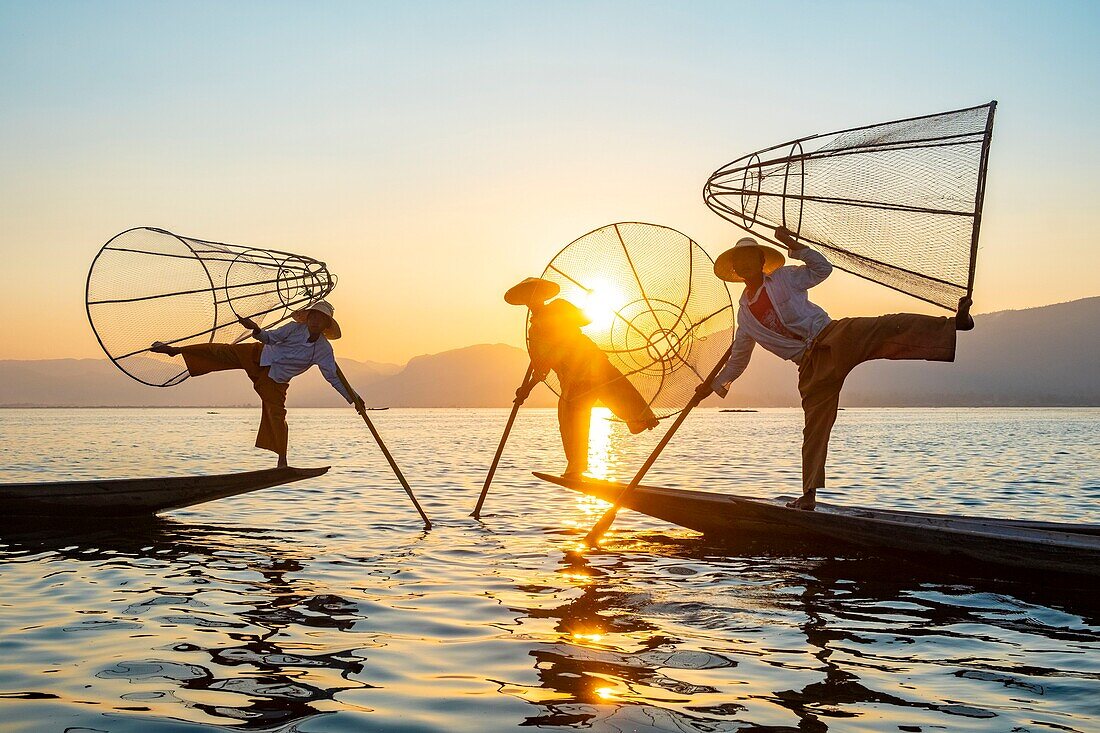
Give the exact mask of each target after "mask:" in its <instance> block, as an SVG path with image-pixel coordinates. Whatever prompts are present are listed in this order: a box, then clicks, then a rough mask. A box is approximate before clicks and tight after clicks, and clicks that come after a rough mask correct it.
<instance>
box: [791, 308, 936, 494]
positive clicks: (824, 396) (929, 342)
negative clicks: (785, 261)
mask: <svg viewBox="0 0 1100 733" xmlns="http://www.w3.org/2000/svg"><path fill="white" fill-rule="evenodd" d="M955 335H956V333H955V319H954V318H937V317H934V316H920V315H914V314H911V313H894V314H892V315H887V316H878V317H875V318H841V319H840V320H837V321H833V322H832V323H830V324H829V325H827V326H826V327H825V328H824V329H822V331H821V333H820V334H818V336H817V339H816V340H815V341H814V344H813V346H812V347H811V349H810V350H809V352H807V354H806V355H805V356H803V357H802V361H801V363H800V364H799V365H798V391H799V393H800V394H801V395H802V409H803V411H804V412H805V413H806V427H805V429H804V430H803V432H802V491H803V492H804V493H809V492H811V491H813V490H815V489H819V488H822V487H823V486H825V460H826V456H827V455H828V451H829V434H830V433H831V432H832V429H833V423H835V422H836V414H837V407H838V406H839V405H840V389H841V387H843V386H844V379H845V377H847V376H848V374H849V373H850V372H851V371H852V370H853V369H855V368H856V367H857V366H858V365H860V364H862V363H863V362H865V361H871V360H872V359H923V360H925V361H954V360H955Z"/></svg>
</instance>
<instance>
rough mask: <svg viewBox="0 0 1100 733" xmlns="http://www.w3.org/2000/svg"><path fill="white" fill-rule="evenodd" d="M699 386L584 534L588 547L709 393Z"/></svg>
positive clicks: (723, 360)
mask: <svg viewBox="0 0 1100 733" xmlns="http://www.w3.org/2000/svg"><path fill="white" fill-rule="evenodd" d="M732 352H733V347H732V346H730V348H728V349H726V354H725V356H723V357H722V358H721V359H720V360H719V362H718V363H717V364H716V365H715V366H714V369H712V370H711V372H710V374H709V375H708V376H707V381H706V382H704V383H703V384H706V385H709V384H710V383H711V382H713V381H714V378H715V377H717V376H718V372H720V371H722V367H723V366H725V364H726V362H727V361H729V358H730V354H731V353H732ZM701 388H702V385H700V389H698V390H696V392H695V395H694V396H693V397H692V398H691V400H690V401H689V402H688V403H687V405H685V406H684V409H683V410H681V411H680V414H679V415H677V416H676V421H675V422H674V423H672V427H670V428H669V429H668V432H667V433H665V437H663V438H661V442H660V443H658V444H657V447H656V448H654V449H653V452H652V453H650V454H649V458H647V459H646V461H645V463H643V464H642V467H641V468H639V469H638V473H636V474H634V478H633V479H631V480H630V483H629V484H627V486H626V488H625V489H623V490H622V491H621V492H619V495H618V496H617V497H615V502H614V503H613V504H612V505H611V507H610V508H609V509H608V510H607V511H606V512H604V514H603V516H602V517H600V519H599V521H597V522H596V523H595V524H594V525H592V529H591V530H590V531H589V532H588V534H587V535H585V538H584V542H585V544H586V545H588V546H589V547H595V546H596V545H598V544H599V542H600V538H601V537H603V535H604V533H605V532H607V530H609V529H611V525H612V524H613V523H614V522H615V515H616V513H618V511H619V507H621V506H622V504H623V501H624V500H626V498H627V497H628V496H630V495H631V494H632V493H634V489H636V488H638V484H640V483H641V482H642V478H644V477H645V475H646V473H648V472H649V469H650V467H652V466H653V464H654V463H655V462H656V461H657V456H659V455H661V451H663V450H664V449H665V446H666V445H668V443H669V441H670V440H672V436H673V434H674V433H675V432H676V430H677V429H678V428H679V427H680V425H681V423H683V422H684V420H685V419H687V416H688V413H689V412H691V411H692V409H693V408H694V407H695V406H696V405H698V404H699V403H700V402H702V401H703V400H704V399H706V398H707V397H708V396H709V395H710V392H709V391H707V392H703V391H702V389H701Z"/></svg>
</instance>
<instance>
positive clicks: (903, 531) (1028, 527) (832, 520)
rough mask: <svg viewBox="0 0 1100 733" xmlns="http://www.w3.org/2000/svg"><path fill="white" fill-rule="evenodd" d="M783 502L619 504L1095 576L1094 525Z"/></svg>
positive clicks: (722, 529) (701, 525) (1099, 545)
mask: <svg viewBox="0 0 1100 733" xmlns="http://www.w3.org/2000/svg"><path fill="white" fill-rule="evenodd" d="M535 476H537V477H538V478H540V479H542V480H544V481H549V482H551V483H554V484H557V485H559V486H564V487H566V488H568V489H573V490H574V491H579V492H581V493H584V494H588V495H590V496H594V497H596V498H598V499H603V500H604V501H614V500H615V499H616V498H617V497H618V496H619V493H620V492H621V491H622V490H623V489H624V488H625V487H626V484H622V483H617V482H614V481H598V480H595V479H579V480H578V479H564V478H561V477H559V476H553V475H550V474H545V473H535ZM788 500H789V497H780V498H777V499H756V498H750V497H745V496H734V495H729V494H715V493H711V492H706V491H691V490H687V489H667V488H662V487H658V486H639V487H638V488H637V489H636V490H635V491H634V492H633V493H632V494H631V495H630V496H629V497H627V498H626V500H625V501H624V502H623V507H625V508H628V509H633V510H634V511H637V512H641V513H642V514H648V515H649V516H651V517H656V518H657V519H663V520H664V521H666V522H671V523H673V524H678V525H680V526H682V527H687V528H689V529H694V530H696V531H698V532H703V533H704V534H706V535H708V536H709V537H711V538H712V539H717V540H721V539H722V538H723V537H736V536H738V535H739V534H741V533H744V532H746V531H751V530H756V531H760V532H764V533H767V534H768V535H785V536H788V537H792V536H793V537H806V538H815V537H816V538H818V539H821V538H832V539H838V540H842V541H844V542H848V543H852V544H857V545H867V546H873V547H885V548H891V549H895V550H903V551H906V552H921V553H933V554H937V555H946V556H956V557H962V558H967V559H970V560H975V561H979V562H983V563H993V564H997V565H1003V566H1009V567H1014V568H1018V569H1024V570H1030V571H1041V572H1047V571H1054V572H1058V573H1066V574H1073V575H1085V576H1093V577H1100V524H1065V523H1061V522H1032V521H1017V520H1012V519H992V518H987V517H966V516H948V515H944V514H925V513H922V512H906V511H895V510H889V509H868V508H864V507H843V506H834V505H829V504H823V503H821V502H819V503H818V505H817V510H816V511H812V512H807V511H802V510H800V509H788V508H786V507H785V506H784V504H785V503H786V501H788Z"/></svg>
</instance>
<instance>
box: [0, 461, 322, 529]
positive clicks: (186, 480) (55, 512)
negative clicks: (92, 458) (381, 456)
mask: <svg viewBox="0 0 1100 733" xmlns="http://www.w3.org/2000/svg"><path fill="white" fill-rule="evenodd" d="M327 471H328V466H324V467H321V468H267V469H264V470H262V471H245V472H242V473H225V474H215V475H211V476H173V477H168V478H129V479H100V480H94V481H57V482H50V483H26V484H0V516H5V517H20V518H25V517H51V518H66V519H102V518H105V517H135V516H150V515H153V514H159V513H160V512H165V511H168V510H170V509H180V508H182V507H186V506H192V505H194V504H201V503H203V502H206V501H213V500H214V499H223V498H225V497H227V496H234V495H236V494H244V493H247V492H249V491H257V490H259V489H266V488H269V487H271V486H279V485H281V484H289V483H292V482H294V481H301V480H302V479H307V478H313V477H315V476H320V475H322V474H324V473H325V472H327Z"/></svg>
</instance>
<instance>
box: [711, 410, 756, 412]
mask: <svg viewBox="0 0 1100 733" xmlns="http://www.w3.org/2000/svg"><path fill="white" fill-rule="evenodd" d="M719 412H758V410H719Z"/></svg>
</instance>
